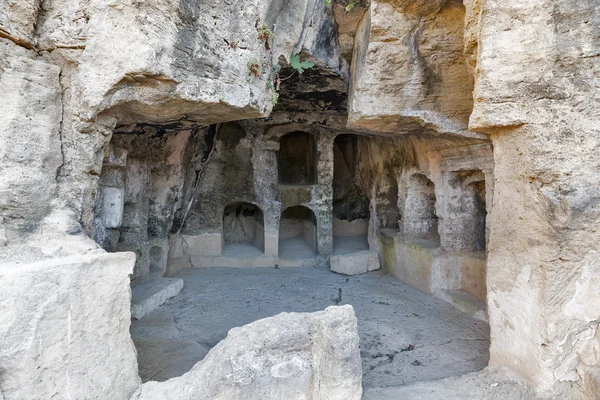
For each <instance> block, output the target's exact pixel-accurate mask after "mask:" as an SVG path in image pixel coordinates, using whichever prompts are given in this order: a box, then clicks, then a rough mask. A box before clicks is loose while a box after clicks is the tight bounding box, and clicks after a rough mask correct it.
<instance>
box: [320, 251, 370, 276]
mask: <svg viewBox="0 0 600 400" xmlns="http://www.w3.org/2000/svg"><path fill="white" fill-rule="evenodd" d="M329 264H330V268H331V270H332V271H333V272H337V273H338V274H342V275H358V274H364V273H367V272H369V271H375V270H377V269H379V254H377V252H376V251H372V250H363V251H356V252H354V253H346V254H338V255H333V256H331V257H330V258H329Z"/></svg>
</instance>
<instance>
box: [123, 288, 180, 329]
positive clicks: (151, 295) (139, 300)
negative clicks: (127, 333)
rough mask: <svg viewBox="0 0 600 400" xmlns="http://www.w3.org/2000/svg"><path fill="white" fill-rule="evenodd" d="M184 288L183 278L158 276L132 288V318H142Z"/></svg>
mask: <svg viewBox="0 0 600 400" xmlns="http://www.w3.org/2000/svg"><path fill="white" fill-rule="evenodd" d="M181 289H183V279H180V278H158V279H154V280H152V281H150V282H147V283H143V284H141V285H139V286H135V287H134V288H133V289H132V290H131V318H135V319H142V318H144V317H145V316H146V315H148V314H150V313H151V312H152V311H154V310H156V309H157V308H158V307H159V306H161V305H162V304H163V303H164V302H165V301H167V300H168V299H170V298H171V297H175V296H177V295H178V294H179V292H181Z"/></svg>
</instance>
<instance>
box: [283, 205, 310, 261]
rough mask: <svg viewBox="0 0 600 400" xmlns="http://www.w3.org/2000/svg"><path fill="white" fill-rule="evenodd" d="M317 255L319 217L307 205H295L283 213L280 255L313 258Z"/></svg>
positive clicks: (288, 257)
mask: <svg viewBox="0 0 600 400" xmlns="http://www.w3.org/2000/svg"><path fill="white" fill-rule="evenodd" d="M316 255H317V219H316V217H315V214H314V213H313V212H312V210H310V209H309V208H307V207H304V206H294V207H289V208H286V209H285V210H284V211H283V213H281V220H280V221H279V257H281V258H285V259H304V258H313V257H315V256H316Z"/></svg>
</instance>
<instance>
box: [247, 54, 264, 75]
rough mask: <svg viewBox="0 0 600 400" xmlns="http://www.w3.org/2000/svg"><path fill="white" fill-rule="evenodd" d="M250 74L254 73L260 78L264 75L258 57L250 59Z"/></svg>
mask: <svg viewBox="0 0 600 400" xmlns="http://www.w3.org/2000/svg"><path fill="white" fill-rule="evenodd" d="M247 65H248V76H250V75H253V76H254V77H255V78H258V77H259V76H261V75H262V65H261V63H260V61H259V60H258V59H256V58H253V59H251V60H250V61H248V64H247Z"/></svg>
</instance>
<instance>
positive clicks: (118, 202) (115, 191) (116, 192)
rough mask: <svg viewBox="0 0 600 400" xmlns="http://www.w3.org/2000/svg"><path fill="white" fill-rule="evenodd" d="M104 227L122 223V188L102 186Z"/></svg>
mask: <svg viewBox="0 0 600 400" xmlns="http://www.w3.org/2000/svg"><path fill="white" fill-rule="evenodd" d="M102 198H103V207H102V210H103V213H104V218H103V219H104V227H105V228H119V227H120V226H121V224H122V223H123V206H124V205H125V202H124V201H125V190H124V189H123V188H115V187H106V186H104V187H102Z"/></svg>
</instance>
